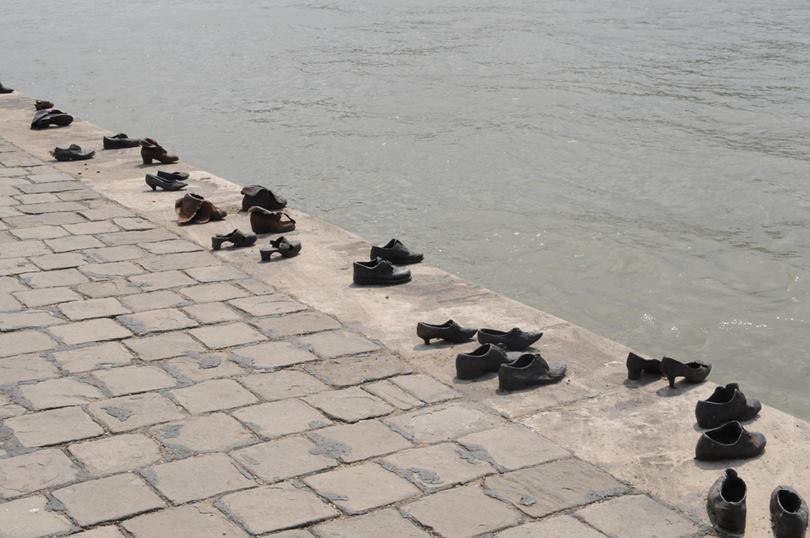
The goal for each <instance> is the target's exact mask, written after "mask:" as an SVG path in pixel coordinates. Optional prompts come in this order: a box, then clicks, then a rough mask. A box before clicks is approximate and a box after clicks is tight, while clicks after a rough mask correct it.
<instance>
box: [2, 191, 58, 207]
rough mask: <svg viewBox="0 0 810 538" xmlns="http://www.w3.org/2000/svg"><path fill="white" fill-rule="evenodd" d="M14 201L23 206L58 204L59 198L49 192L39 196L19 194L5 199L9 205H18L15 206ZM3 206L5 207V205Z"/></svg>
mask: <svg viewBox="0 0 810 538" xmlns="http://www.w3.org/2000/svg"><path fill="white" fill-rule="evenodd" d="M14 200H16V201H17V202H19V203H21V204H40V203H44V202H58V201H59V198H57V197H56V195H55V194H52V193H49V192H43V193H39V194H18V195H16V196H12V197H5V196H4V197H3V202H9V205H17V204H13V201H14ZM3 205H5V203H4V204H3Z"/></svg>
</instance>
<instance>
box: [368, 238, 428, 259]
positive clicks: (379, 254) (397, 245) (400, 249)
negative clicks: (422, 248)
mask: <svg viewBox="0 0 810 538" xmlns="http://www.w3.org/2000/svg"><path fill="white" fill-rule="evenodd" d="M374 258H382V259H383V260H388V261H389V262H391V263H398V264H400V265H408V264H411V263H419V262H421V261H422V260H423V259H424V258H425V257H424V256H423V255H422V254H421V253H419V252H411V251H410V250H408V247H406V246H405V245H403V244H402V241H400V240H399V239H392V240H390V241H389V242H387V243H386V244H385V245H383V246H381V247H378V246H376V245H374V246H372V247H371V259H372V260H373V259H374Z"/></svg>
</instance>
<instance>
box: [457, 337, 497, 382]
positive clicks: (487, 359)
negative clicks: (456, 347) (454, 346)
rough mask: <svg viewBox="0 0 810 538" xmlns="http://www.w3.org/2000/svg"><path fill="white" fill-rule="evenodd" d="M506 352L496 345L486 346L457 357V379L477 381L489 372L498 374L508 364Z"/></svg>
mask: <svg viewBox="0 0 810 538" xmlns="http://www.w3.org/2000/svg"><path fill="white" fill-rule="evenodd" d="M507 360H508V359H507V358H506V351H504V349H503V348H502V347H501V346H497V345H495V344H484V345H482V346H480V347H479V348H478V349H476V350H475V351H470V352H469V353H459V354H458V355H456V377H457V378H459V379H475V378H476V377H481V376H482V375H484V374H486V373H489V372H497V371H498V369H499V368H500V367H501V364H503V363H505V362H507Z"/></svg>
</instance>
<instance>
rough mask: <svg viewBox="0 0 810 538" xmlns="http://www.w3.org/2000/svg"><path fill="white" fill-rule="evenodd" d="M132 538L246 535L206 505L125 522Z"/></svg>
mask: <svg viewBox="0 0 810 538" xmlns="http://www.w3.org/2000/svg"><path fill="white" fill-rule="evenodd" d="M123 526H124V528H125V529H126V530H128V531H129V532H131V533H132V534H133V535H134V536H135V538H156V537H159V536H165V537H167V538H168V537H171V538H242V537H247V534H245V532H244V531H243V530H242V529H240V528H239V527H237V526H236V525H235V524H234V523H232V522H231V521H229V520H228V519H227V518H225V517H224V516H223V515H222V512H220V511H219V510H217V509H216V508H214V507H213V506H211V505H210V504H208V503H197V504H193V505H189V506H180V507H177V508H169V509H168V510H161V511H160V512H154V513H152V514H146V515H142V516H138V517H135V518H132V519H130V520H127V521H125V522H124V524H123Z"/></svg>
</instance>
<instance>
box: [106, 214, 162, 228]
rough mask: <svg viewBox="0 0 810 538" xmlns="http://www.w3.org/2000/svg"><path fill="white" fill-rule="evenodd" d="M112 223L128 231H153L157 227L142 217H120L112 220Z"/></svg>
mask: <svg viewBox="0 0 810 538" xmlns="http://www.w3.org/2000/svg"><path fill="white" fill-rule="evenodd" d="M112 221H113V223H115V225H116V226H119V227H120V228H121V229H123V230H126V231H136V230H151V229H152V228H155V227H156V226H155V225H154V224H153V223H151V222H149V221H148V220H145V219H142V218H140V217H118V218H115V219H112Z"/></svg>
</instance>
